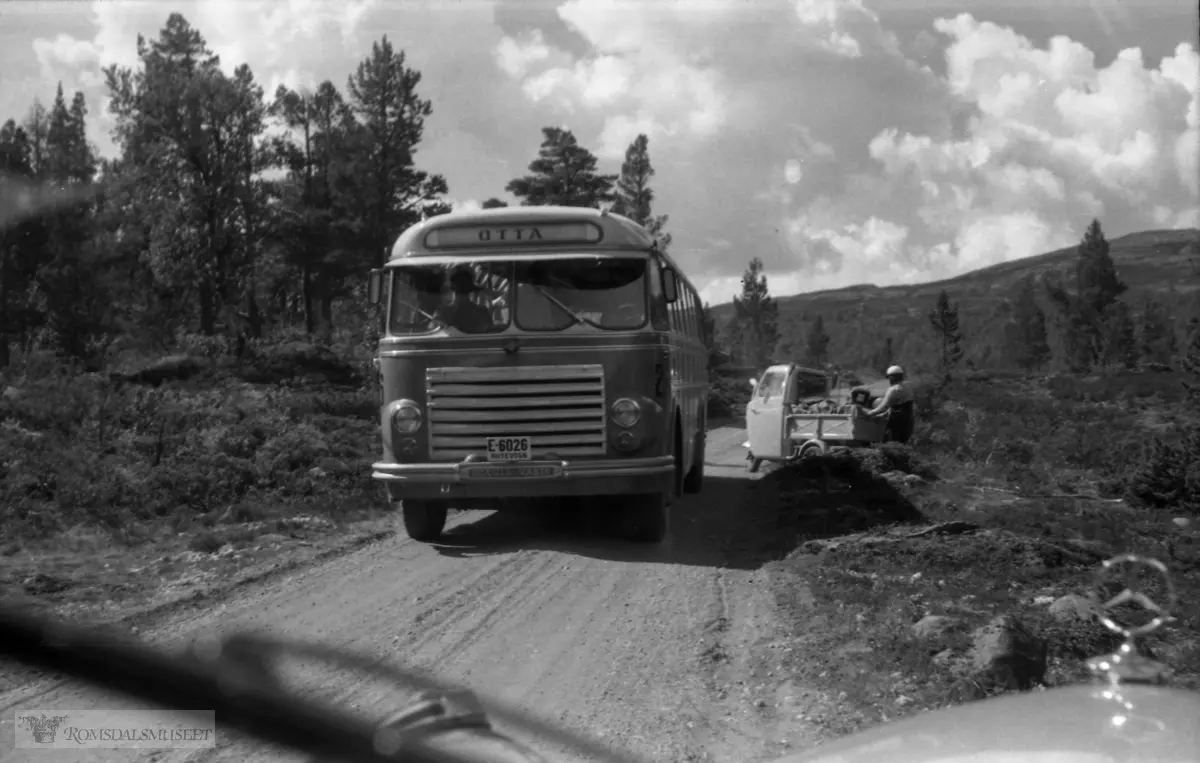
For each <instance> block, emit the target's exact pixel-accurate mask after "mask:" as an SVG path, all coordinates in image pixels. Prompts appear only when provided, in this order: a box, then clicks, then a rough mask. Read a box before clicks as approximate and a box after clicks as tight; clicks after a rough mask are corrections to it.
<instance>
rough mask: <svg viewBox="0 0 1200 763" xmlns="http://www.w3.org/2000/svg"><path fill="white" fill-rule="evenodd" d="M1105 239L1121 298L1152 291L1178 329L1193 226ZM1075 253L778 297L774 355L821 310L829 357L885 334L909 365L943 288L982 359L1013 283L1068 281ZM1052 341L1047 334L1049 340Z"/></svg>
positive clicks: (785, 352)
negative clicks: (919, 279)
mask: <svg viewBox="0 0 1200 763" xmlns="http://www.w3.org/2000/svg"><path fill="white" fill-rule="evenodd" d="M1109 244H1110V251H1111V254H1112V257H1113V261H1114V262H1115V263H1116V266H1117V271H1118V273H1119V274H1120V277H1121V279H1122V280H1123V281H1124V282H1125V283H1126V284H1127V285H1128V286H1129V291H1128V292H1126V294H1125V300H1126V301H1127V302H1128V303H1129V304H1130V306H1131V307H1132V308H1133V310H1134V312H1135V313H1140V308H1141V304H1142V300H1143V299H1144V298H1145V297H1146V296H1152V297H1153V298H1155V299H1157V300H1159V301H1162V302H1163V303H1165V304H1166V305H1167V306H1168V308H1169V309H1170V310H1171V311H1172V313H1173V314H1174V315H1175V317H1176V320H1177V328H1178V330H1179V331H1180V332H1181V333H1182V330H1183V325H1184V324H1185V322H1186V320H1187V319H1188V318H1189V317H1191V315H1192V314H1193V313H1192V311H1193V310H1195V309H1196V305H1197V303H1200V231H1198V230H1194V229H1191V230H1154V231H1144V232H1141V233H1131V234H1129V235H1126V236H1121V237H1119V238H1114V239H1111V240H1110V241H1109ZM1075 259H1076V253H1075V246H1071V247H1067V248H1064V249H1059V250H1057V251H1053V252H1049V253H1046V254H1040V255H1035V256H1033V257H1027V258H1025V259H1022V260H1015V261H1013V262H1005V263H1001V264H999V265H993V266H991V267H987V268H983V269H980V270H975V271H972V272H970V273H965V274H963V275H960V276H956V277H954V278H949V279H946V280H943V281H934V282H930V283H922V284H911V285H904V286H887V287H879V286H874V285H871V284H862V285H857V286H848V287H844V288H841V289H832V290H828V291H817V292H811V293H808V294H797V295H794V296H786V297H779V298H778V302H779V312H780V334H781V340H780V345H779V355H780V359H783V358H784V357H787V358H789V359H790V358H798V357H800V356H801V355H802V354H803V348H804V337H805V333H806V331H807V329H808V327H809V325H810V323H811V321H812V320H814V319H815V318H816V316H817V315H822V316H824V318H825V326H826V330H827V332H828V333H829V335H830V336H831V338H832V339H833V342H832V348H831V351H832V358H831V360H833V361H834V362H837V363H842V364H848V365H862V364H864V363H865V364H867V365H870V364H871V362H872V361H873V359H874V358H873V356H874V355H875V354H876V353H877V352H878V350H879V349H880V348H881V347H882V346H883V343H884V339H885V338H886V337H888V336H890V337H892V343H893V348H894V351H895V357H896V359H897V361H899V362H905V359H906V358H907V359H908V360H907V362H910V363H913V362H920V360H921V359H926V358H928V356H929V351H930V347H929V345H930V344H931V339H932V335H931V332H930V328H929V321H928V318H927V317H926V316H927V315H928V313H929V310H930V308H932V307H933V305H934V302H935V301H936V300H937V295H938V292H939V291H941V290H942V289H945V290H946V291H947V293H949V295H950V298H951V300H954V301H957V302H959V303H960V310H961V313H962V323H963V328H964V332H965V333H966V335H967V340H968V342H967V343H968V358H972V359H973V360H974V361H975V362H977V363H979V362H985V361H986V360H987V357H988V356H989V354H990V353H994V351H995V350H997V349H999V347H998V346H997V345H998V343H999V338H1000V327H1001V325H1002V323H1003V321H1004V319H1005V312H1004V310H1005V304H1006V300H1007V298H1008V297H1009V296H1010V294H1011V292H1012V290H1013V288H1014V286H1015V285H1016V284H1017V283H1018V282H1019V281H1020V280H1021V279H1022V278H1024V277H1025V276H1028V275H1034V276H1035V277H1038V278H1041V279H1044V278H1046V277H1047V276H1050V277H1052V278H1059V279H1062V280H1063V282H1064V283H1065V284H1067V285H1068V286H1071V284H1072V280H1073V274H1074V267H1075ZM768 280H769V276H768ZM1041 291H1042V290H1040V289H1039V292H1041ZM1039 297H1040V298H1042V299H1043V309H1044V310H1045V311H1046V315H1047V319H1048V322H1049V323H1050V326H1051V333H1052V334H1053V333H1054V329H1053V324H1054V313H1053V310H1052V308H1051V306H1050V305H1049V303H1048V302H1046V301H1045V300H1044V294H1039ZM860 307H861V310H862V321H861V323H862V335H863V340H862V342H861V345H860V343H859V341H858V336H859V312H860ZM712 311H713V316H714V318H715V320H716V325H717V328H718V332H720V331H721V330H722V329H723V328H724V327H725V326H726V324H728V322H729V320H730V319H731V318H732V317H733V304H732V302H728V303H724V304H720V305H714V306H713V308H712ZM1054 342H1055V338H1054V337H1051V343H1052V344H1054ZM989 345H990V346H991V349H990V350H989V349H988V347H989Z"/></svg>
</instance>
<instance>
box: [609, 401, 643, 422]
mask: <svg viewBox="0 0 1200 763" xmlns="http://www.w3.org/2000/svg"><path fill="white" fill-rule="evenodd" d="M641 417H642V407H641V406H640V405H638V404H637V402H636V401H634V400H630V399H629V398H627V397H623V398H621V399H620V400H617V401H616V402H614V403H613V404H612V420H613V423H615V424H616V425H617V426H619V427H623V428H625V429H628V428H629V427H631V426H633V425H634V424H636V423H638V419H640V418H641Z"/></svg>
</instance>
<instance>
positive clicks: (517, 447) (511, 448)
mask: <svg viewBox="0 0 1200 763" xmlns="http://www.w3.org/2000/svg"><path fill="white" fill-rule="evenodd" d="M532 450H533V449H532V448H530V447H529V438H528V437H489V438H487V457H488V461H528V460H529V459H530V458H532V457H533V453H532Z"/></svg>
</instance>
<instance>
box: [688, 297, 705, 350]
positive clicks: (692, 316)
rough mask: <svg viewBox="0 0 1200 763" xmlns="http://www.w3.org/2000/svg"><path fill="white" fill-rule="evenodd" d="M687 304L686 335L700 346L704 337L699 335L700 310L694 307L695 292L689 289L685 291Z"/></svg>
mask: <svg viewBox="0 0 1200 763" xmlns="http://www.w3.org/2000/svg"><path fill="white" fill-rule="evenodd" d="M687 303H688V333H690V334H691V335H692V339H695V340H696V341H697V342H700V343H701V344H703V343H704V337H703V336H701V334H700V310H699V309H698V307H697V305H696V292H694V291H692V290H691V289H688V290H687Z"/></svg>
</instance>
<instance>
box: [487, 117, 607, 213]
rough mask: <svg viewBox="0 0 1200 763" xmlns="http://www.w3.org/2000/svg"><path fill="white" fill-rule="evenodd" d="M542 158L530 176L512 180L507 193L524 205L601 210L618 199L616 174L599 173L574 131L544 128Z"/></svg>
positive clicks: (540, 150) (535, 160)
mask: <svg viewBox="0 0 1200 763" xmlns="http://www.w3.org/2000/svg"><path fill="white" fill-rule="evenodd" d="M542 136H543V139H542V145H541V148H540V149H538V157H537V158H536V159H534V160H533V161H532V162H530V164H529V173H530V174H528V175H525V176H523V177H519V178H514V179H513V180H511V181H509V184H508V185H507V186H505V188H504V190H506V191H508V192H509V193H511V194H512V195H513V196H516V197H517V198H518V199H520V200H521V206H525V207H529V206H538V205H543V204H549V205H558V206H564V207H594V208H599V207H600V205H601V204H602V203H604V202H610V201H613V200H614V195H613V183H614V182H616V179H617V176H616V175H603V174H600V173H599V172H597V171H596V157H595V156H594V155H593V154H592V152H591V151H588V150H587V149H586V148H584V147H583V146H581V145H579V143H578V142H577V141H576V140H575V136H574V135H573V134H572V133H571V131H570V130H565V129H563V128H561V127H543V128H542Z"/></svg>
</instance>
